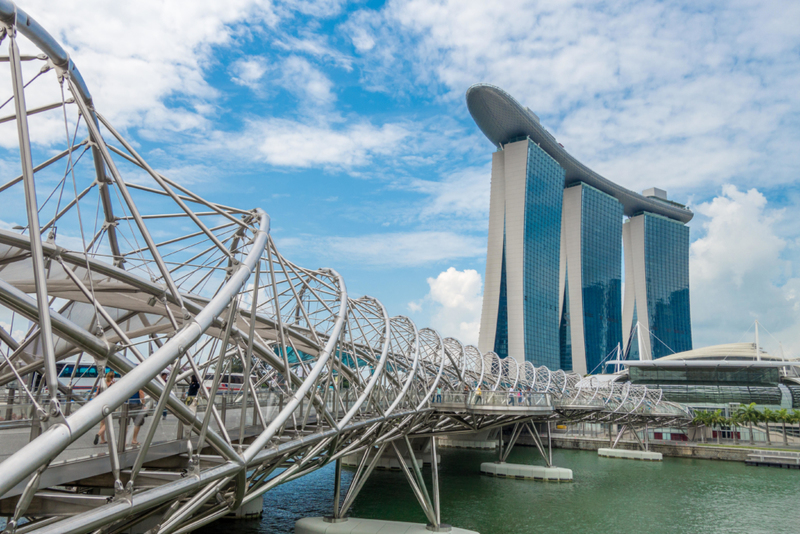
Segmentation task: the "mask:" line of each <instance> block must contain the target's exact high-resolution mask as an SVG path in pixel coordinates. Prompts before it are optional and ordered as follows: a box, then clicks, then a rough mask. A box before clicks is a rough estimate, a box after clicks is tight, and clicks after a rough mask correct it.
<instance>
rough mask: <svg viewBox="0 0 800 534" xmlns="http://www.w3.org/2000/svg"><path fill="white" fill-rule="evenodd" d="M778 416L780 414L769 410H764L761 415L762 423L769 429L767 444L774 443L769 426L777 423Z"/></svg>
mask: <svg viewBox="0 0 800 534" xmlns="http://www.w3.org/2000/svg"><path fill="white" fill-rule="evenodd" d="M777 414H778V412H776V411H775V410H770V409H769V408H764V409H763V410H761V413H760V414H759V415H760V416H761V422H762V423H764V425H766V427H767V443H772V439H771V437H770V435H769V424H770V423H775V422H777V420H778V418H777Z"/></svg>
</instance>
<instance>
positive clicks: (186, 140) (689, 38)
mask: <svg viewBox="0 0 800 534" xmlns="http://www.w3.org/2000/svg"><path fill="white" fill-rule="evenodd" d="M20 5H21V7H22V8H23V9H25V10H26V11H28V13H30V14H31V15H32V16H34V17H35V18H36V19H37V20H39V21H40V22H41V23H42V24H43V25H44V26H45V28H47V29H48V30H50V31H51V33H53V34H54V35H55V36H56V37H57V38H58V39H59V40H60V41H61V42H62V43H63V44H64V45H65V47H66V48H67V49H68V50H69V51H70V54H71V55H72V57H73V59H74V60H75V62H76V63H77V65H78V66H79V68H80V69H81V71H82V72H83V75H84V78H85V79H86V82H87V84H88V85H89V87H90V89H91V91H92V93H93V95H94V99H95V102H96V106H97V108H98V110H100V111H101V113H103V114H104V115H106V116H107V117H108V118H109V119H110V120H111V121H112V122H113V123H114V124H115V125H116V127H117V128H118V129H122V130H123V131H124V132H125V134H126V135H127V136H128V137H129V138H131V139H133V140H134V141H135V142H136V143H137V144H138V148H139V150H140V152H141V153H142V154H143V155H144V156H145V157H146V158H147V159H148V161H149V162H150V163H151V165H153V166H154V167H156V168H157V169H158V170H159V171H161V172H163V173H164V174H167V175H169V176H171V177H173V178H175V179H177V180H179V181H181V182H182V183H184V184H187V185H189V186H190V187H191V188H192V189H194V190H195V191H197V192H198V193H200V194H202V195H204V196H206V197H208V198H212V199H214V200H217V201H219V202H221V203H225V204H230V205H235V206H238V207H242V208H252V207H255V206H259V207H262V208H263V209H265V210H266V211H267V212H268V213H269V214H270V215H271V217H272V234H273V237H274V239H275V240H276V242H277V244H278V246H279V248H280V249H281V251H282V252H283V253H284V254H285V255H287V256H288V257H289V258H291V259H292V260H293V261H295V262H296V263H299V264H302V265H307V266H309V267H318V266H326V267H333V268H335V269H336V270H338V271H339V272H341V273H342V274H343V275H344V276H345V280H346V282H347V286H348V290H349V292H350V293H351V295H354V296H357V295H361V294H369V295H371V296H374V297H377V298H379V299H380V300H382V301H383V302H384V304H385V305H386V306H387V308H388V311H389V313H390V314H392V315H394V314H408V315H409V316H411V317H412V318H413V319H414V320H416V321H417V322H418V324H420V325H428V324H430V325H433V326H434V327H436V328H438V329H440V330H441V332H442V333H443V334H445V335H454V336H456V337H460V338H462V339H464V340H465V341H469V342H475V341H477V333H478V332H477V325H478V320H479V315H480V295H481V291H482V287H481V284H482V278H483V271H484V264H485V244H486V234H487V226H488V222H487V217H488V192H489V169H490V161H491V152H492V150H493V147H492V145H491V144H490V143H489V141H487V140H486V139H485V138H484V137H483V135H482V134H481V133H480V131H479V130H478V129H477V127H476V126H475V124H474V122H473V121H472V119H471V118H470V116H469V114H468V112H467V109H466V106H465V103H464V93H465V91H466V89H467V87H469V86H470V85H471V84H473V83H476V82H488V83H492V84H495V85H498V86H500V87H503V88H504V89H505V90H507V91H508V92H510V93H511V94H512V95H514V96H515V97H516V98H517V99H518V100H519V101H520V102H522V103H523V104H524V105H526V106H529V107H530V108H531V109H532V110H534V111H535V112H536V113H537V114H538V115H539V116H540V117H541V120H542V122H543V124H544V125H545V126H546V127H547V128H548V129H549V130H550V131H551V132H553V133H554V135H555V136H556V137H557V138H558V139H559V141H560V142H561V143H563V144H564V145H565V146H566V148H567V150H569V151H570V152H571V153H572V154H573V155H575V156H576V157H577V158H578V159H580V160H581V161H583V162H584V163H585V164H587V165H588V166H589V167H591V168H593V169H594V170H596V171H598V172H600V173H601V174H603V175H604V176H606V177H608V178H610V179H612V180H614V181H616V182H618V183H620V184H622V185H625V186H627V187H629V188H631V189H634V190H642V189H645V188H648V187H652V186H657V187H661V188H664V189H666V190H668V192H669V195H670V198H672V199H674V200H676V201H678V202H682V203H688V204H689V205H690V206H691V207H692V208H693V209H694V210H695V213H696V217H695V219H694V220H693V221H692V223H691V227H692V234H691V235H692V241H693V245H692V259H691V262H692V263H691V276H692V312H693V323H694V337H695V345H696V346H703V345H708V344H714V343H723V342H733V341H737V340H739V339H740V338H741V337H742V335H743V334H744V333H745V331H746V330H747V329H748V328H749V327H750V325H751V324H752V322H753V320H754V319H755V318H756V317H758V318H759V319H760V320H761V322H762V323H763V324H764V325H765V326H766V327H767V328H768V329H769V330H770V331H771V332H772V333H773V334H775V337H776V338H778V339H780V340H781V341H782V342H783V345H784V349H786V351H787V353H792V354H795V355H800V331H798V328H797V326H798V321H799V320H800V273H797V272H796V271H795V267H796V266H798V265H800V264H798V260H800V256H798V244H800V241H798V237H800V219H799V218H798V216H797V213H798V203H799V202H800V187H798V180H797V179H798V170H799V169H800V128H799V127H800V105H799V104H800V96H798V90H797V88H798V87H800V26H798V24H797V21H798V20H800V4H798V3H797V2H791V1H785V2H780V1H774V2H773V1H759V2H744V1H727V2H703V1H699V2H697V1H694V2H670V1H667V2H618V3H613V4H609V3H604V2H601V3H592V2H569V1H566V2H536V1H524V0H507V1H505V2H503V3H502V4H493V3H489V2H481V1H474V2H473V1H467V0H458V1H455V0H454V1H434V0H424V1H423V0H408V1H389V2H367V1H360V2H359V1H355V2H345V1H339V0H327V1H320V2H307V1H300V0H294V1H287V2H279V1H275V2H267V1H258V0H231V1H229V2H225V3H222V2H210V1H207V0H195V1H192V2H188V1H187V2H170V1H156V0H140V1H137V2H135V3H130V4H124V3H120V2H100V1H84V2H73V1H62V2H57V3H53V2H45V1H43V0H32V1H30V2H20ZM6 134H7V132H6V131H5V130H3V131H0V144H2V146H7V143H5V142H4V141H3V139H4V138H7V136H6ZM34 141H35V142H36V143H37V144H38V146H39V147H40V148H43V149H45V150H46V149H47V147H48V143H50V142H51V141H50V140H49V138H48V137H47V136H46V135H43V136H42V137H41V138H38V139H34ZM764 337H767V336H764ZM747 339H749V335H748V337H747ZM770 339H771V338H768V337H767V340H770ZM770 343H772V341H765V346H767V348H768V349H770V350H773V351H775V350H777V347H776V346H772V345H770Z"/></svg>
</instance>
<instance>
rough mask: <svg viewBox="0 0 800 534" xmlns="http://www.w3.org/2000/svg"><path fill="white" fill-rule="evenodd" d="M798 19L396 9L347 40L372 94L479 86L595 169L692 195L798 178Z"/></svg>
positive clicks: (741, 11) (713, 11)
mask: <svg viewBox="0 0 800 534" xmlns="http://www.w3.org/2000/svg"><path fill="white" fill-rule="evenodd" d="M520 14H527V15H529V16H520ZM798 17H800V4H798V3H797V2H792V1H788V0H773V1H767V2H732V3H726V4H718V5H716V6H714V7H713V8H710V9H697V8H696V4H694V3H689V2H681V1H678V2H668V3H650V2H644V3H641V2H640V3H623V4H613V3H612V4H608V3H606V4H592V3H588V4H587V3H575V2H555V3H554V2H542V1H539V0H509V1H507V2H504V4H503V9H497V8H496V6H495V5H494V4H492V3H487V2H481V1H472V2H470V1H464V0H433V1H431V0H395V1H390V2H388V3H387V5H386V6H385V7H384V8H383V9H381V10H367V9H364V10H361V11H359V12H357V13H355V14H353V15H352V16H351V17H350V18H349V20H348V22H347V23H346V24H344V25H342V30H343V32H344V33H345V34H346V35H347V36H348V37H349V38H350V40H351V43H352V44H353V47H354V49H355V50H356V52H358V54H359V55H360V57H361V60H362V63H363V67H362V69H363V70H362V72H363V76H364V83H365V84H366V85H367V86H369V87H372V88H373V89H374V90H380V91H386V92H391V93H395V92H397V91H407V92H414V93H418V94H427V93H429V92H434V93H437V94H442V95H443V96H444V98H446V99H451V100H452V101H453V102H460V101H463V100H462V99H463V95H464V91H465V90H466V89H467V87H469V86H470V85H471V84H473V83H476V82H489V83H493V84H495V85H499V86H501V87H503V88H504V89H506V90H507V91H509V92H510V93H511V94H512V95H515V96H516V97H517V99H519V100H520V101H521V102H522V103H523V104H524V105H527V106H529V107H530V108H531V109H533V110H534V111H536V112H537V113H538V114H539V115H540V116H541V117H542V119H543V122H544V123H545V124H546V125H547V126H548V127H549V128H550V129H551V130H552V131H553V132H554V133H555V134H556V136H557V137H559V140H560V141H561V142H562V143H564V144H565V145H566V147H567V148H568V149H571V151H572V152H573V153H574V154H575V155H576V156H577V157H578V158H579V159H581V160H582V161H584V162H585V163H587V164H589V165H590V166H591V167H593V168H595V170H597V171H599V172H601V173H603V174H605V175H607V176H608V177H609V178H612V179H614V180H615V181H617V182H620V183H622V184H623V185H626V186H628V187H631V188H633V189H643V188H646V187H649V186H651V185H660V186H662V187H668V188H671V189H678V190H679V191H680V194H684V193H685V192H686V191H688V190H695V191H696V190H697V188H698V186H700V187H703V188H704V189H705V191H704V193H711V191H714V190H717V188H718V187H719V186H720V185H721V184H723V183H728V182H731V180H738V179H740V178H741V177H743V176H746V175H753V174H754V173H760V174H761V175H762V176H764V180H765V181H768V182H770V183H773V184H776V183H786V182H789V181H792V180H794V174H793V173H792V172H791V169H793V168H796V166H797V163H798V157H797V151H796V150H793V149H792V147H793V146H796V145H797V143H798V142H800V134H798V131H800V128H798V127H797V126H798V123H797V116H796V114H793V115H792V114H791V113H787V112H789V110H792V109H794V110H796V109H797V107H798V104H800V96H798V92H797V91H796V87H797V86H798V85H800V68H798V67H800V61H798V57H797V54H796V53H795V52H794V51H796V49H797V47H798V46H800V29H798V27H797V26H796V25H792V24H789V23H787V20H790V19H792V18H794V19H797V18H798ZM759 36H760V37H759ZM487 144H488V143H487Z"/></svg>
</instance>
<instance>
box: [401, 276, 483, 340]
mask: <svg viewBox="0 0 800 534" xmlns="http://www.w3.org/2000/svg"><path fill="white" fill-rule="evenodd" d="M428 286H430V291H429V292H428V294H427V295H426V297H425V298H424V299H423V301H422V302H421V303H414V302H412V303H409V308H410V309H411V310H412V311H420V310H421V309H422V307H423V306H426V305H429V306H430V307H431V311H432V314H431V326H432V327H433V328H435V329H436V330H437V331H438V332H439V333H440V334H441V335H442V336H443V337H455V338H456V339H458V340H460V341H461V342H462V343H467V344H477V343H478V331H479V329H480V320H481V302H482V300H481V299H482V291H481V289H482V282H481V275H480V274H478V272H477V271H475V270H474V269H465V270H463V271H459V270H457V269H456V268H455V267H450V268H448V269H447V270H446V271H443V272H441V273H439V275H438V276H437V277H436V278H428Z"/></svg>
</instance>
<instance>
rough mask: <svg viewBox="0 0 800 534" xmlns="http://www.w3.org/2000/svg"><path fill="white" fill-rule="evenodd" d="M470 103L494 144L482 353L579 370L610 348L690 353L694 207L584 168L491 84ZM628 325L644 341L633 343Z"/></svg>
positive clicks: (472, 94)
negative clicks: (640, 191)
mask: <svg viewBox="0 0 800 534" xmlns="http://www.w3.org/2000/svg"><path fill="white" fill-rule="evenodd" d="M467 107H468V108H469V111H470V113H471V114H472V117H473V118H474V119H475V122H476V123H477V125H478V127H479V128H480V129H481V131H482V132H483V133H484V134H485V135H486V137H487V138H488V139H489V140H490V141H491V142H492V143H493V144H494V145H495V146H496V147H497V149H498V150H497V151H496V152H495V153H494V154H493V156H492V176H491V181H492V182H491V193H490V194H491V198H490V214H489V242H488V247H487V257H486V276H485V282H484V297H483V307H482V314H481V323H480V324H481V327H480V328H481V329H480V336H479V348H480V349H481V350H482V351H490V350H494V351H495V352H497V354H498V355H499V356H500V357H505V356H506V355H510V356H513V357H514V358H516V359H517V360H519V361H524V360H527V361H530V362H532V363H534V364H535V365H546V366H548V367H550V368H554V369H555V368H560V369H566V370H574V371H576V372H578V373H582V374H586V373H600V372H602V370H603V369H602V367H603V365H602V362H604V361H607V360H608V359H614V357H615V354H616V351H617V348H618V347H620V348H622V349H624V348H626V347H630V346H631V345H635V347H634V352H633V356H634V357H638V353H639V351H640V347H641V352H643V353H646V355H647V357H659V356H661V355H663V354H671V353H672V352H675V351H680V350H687V349H690V348H691V320H690V314H689V293H688V269H689V266H688V250H689V229H688V227H687V226H686V223H687V222H689V220H691V218H692V215H693V214H692V212H691V211H690V210H688V209H687V208H686V207H685V206H682V205H681V204H678V203H676V202H672V201H670V200H668V199H667V197H666V193H665V192H663V191H661V190H658V189H652V190H649V191H646V192H645V194H644V195H640V194H638V193H634V192H633V191H629V190H628V189H625V188H624V187H621V186H619V185H617V184H615V183H613V182H611V181H610V180H608V179H606V178H604V177H602V176H600V175H599V174H597V173H596V172H594V171H592V170H591V169H589V168H587V167H586V166H585V165H583V164H582V163H580V162H579V161H578V160H576V159H575V158H574V157H572V156H571V155H570V154H569V153H568V152H567V151H566V150H565V149H564V147H563V145H561V144H560V143H558V141H557V140H556V139H555V137H553V135H552V134H550V132H548V131H547V130H546V129H545V128H544V127H543V126H542V125H541V123H540V121H539V118H538V117H537V116H536V115H535V114H534V113H533V112H532V111H531V110H530V109H528V108H525V107H523V106H522V105H520V104H519V102H517V101H516V100H515V99H514V98H513V97H511V96H510V95H509V94H507V93H506V92H504V91H503V90H502V89H500V88H498V87H494V86H491V85H486V84H479V85H475V86H472V87H470V89H469V90H468V91H467ZM626 216H627V217H629V220H628V221H627V222H625V224H623V218H624V217H626ZM623 228H626V229H627V230H623ZM623 232H627V234H630V238H627V237H626V240H625V243H623ZM627 234H626V235H627ZM640 234H641V236H640ZM623 248H624V250H625V269H626V276H625V281H624V282H625V291H626V293H625V303H624V306H623V302H622V284H623V278H622V263H623V254H622V251H623ZM629 256H630V263H631V264H632V266H631V267H629V266H628V264H629V260H628V257H629ZM631 273H634V274H631ZM639 286H641V287H639ZM629 288H630V292H629ZM629 301H630V305H629ZM642 319H645V320H644V321H642ZM637 321H641V322H643V323H644V324H643V326H644V327H645V328H644V329H636V331H643V332H645V333H646V335H647V336H649V337H648V339H647V340H643V341H644V342H643V343H639V340H638V337H636V338H635V339H632V337H631V332H632V330H634V327H635V326H636V325H637ZM635 335H636V334H634V336H635ZM662 336H663V337H662ZM655 337H658V339H659V340H661V341H659V342H656V341H655V340H654V338H655ZM633 341H635V343H633ZM659 343H661V344H662V345H666V346H669V344H670V343H673V344H674V345H675V347H671V348H672V350H667V349H666V348H665V349H664V350H665V351H666V352H663V351H662V350H661V349H660V348H655V347H656V345H657V344H659Z"/></svg>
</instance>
